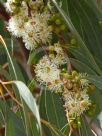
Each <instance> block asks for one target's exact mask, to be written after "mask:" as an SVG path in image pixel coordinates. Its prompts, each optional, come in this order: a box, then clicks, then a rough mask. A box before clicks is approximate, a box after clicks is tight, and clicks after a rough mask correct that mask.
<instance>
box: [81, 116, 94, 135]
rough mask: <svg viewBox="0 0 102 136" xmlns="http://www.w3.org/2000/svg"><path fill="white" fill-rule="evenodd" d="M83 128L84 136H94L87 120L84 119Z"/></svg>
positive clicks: (82, 119) (82, 133)
mask: <svg viewBox="0 0 102 136" xmlns="http://www.w3.org/2000/svg"><path fill="white" fill-rule="evenodd" d="M81 124H82V125H81V128H80V133H81V135H82V136H94V135H93V133H92V131H91V128H90V126H89V124H88V123H87V121H86V119H85V118H84V117H82V118H81Z"/></svg>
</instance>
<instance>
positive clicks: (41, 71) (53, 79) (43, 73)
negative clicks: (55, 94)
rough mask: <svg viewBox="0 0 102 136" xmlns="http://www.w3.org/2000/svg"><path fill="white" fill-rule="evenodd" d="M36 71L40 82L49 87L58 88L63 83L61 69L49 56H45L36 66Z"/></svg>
mask: <svg viewBox="0 0 102 136" xmlns="http://www.w3.org/2000/svg"><path fill="white" fill-rule="evenodd" d="M35 73H36V77H37V80H38V81H39V82H40V84H45V85H47V86H48V87H49V89H58V88H60V87H61V85H62V82H61V79H60V70H59V69H58V68H57V66H56V65H55V64H53V63H51V61H50V60H49V58H48V56H44V57H43V58H42V59H41V60H40V61H39V63H38V64H37V65H36V66H35Z"/></svg>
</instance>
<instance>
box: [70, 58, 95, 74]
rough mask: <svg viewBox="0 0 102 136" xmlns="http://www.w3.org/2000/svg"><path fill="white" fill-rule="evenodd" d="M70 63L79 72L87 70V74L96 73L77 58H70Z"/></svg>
mask: <svg viewBox="0 0 102 136" xmlns="http://www.w3.org/2000/svg"><path fill="white" fill-rule="evenodd" d="M70 61H71V64H72V66H74V68H75V69H77V70H78V71H80V72H87V74H90V75H97V74H96V73H95V71H93V70H92V69H91V68H90V67H89V66H88V65H86V64H85V63H83V62H81V61H79V60H77V59H73V58H70Z"/></svg>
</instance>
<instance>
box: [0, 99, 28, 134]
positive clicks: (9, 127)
mask: <svg viewBox="0 0 102 136" xmlns="http://www.w3.org/2000/svg"><path fill="white" fill-rule="evenodd" d="M0 111H1V113H2V120H3V122H4V124H3V125H5V126H6V127H5V136H18V135H19V136H26V134H25V130H24V126H23V122H22V119H21V118H20V117H18V116H17V115H16V113H14V112H12V111H11V110H10V108H9V106H8V103H6V101H3V100H0Z"/></svg>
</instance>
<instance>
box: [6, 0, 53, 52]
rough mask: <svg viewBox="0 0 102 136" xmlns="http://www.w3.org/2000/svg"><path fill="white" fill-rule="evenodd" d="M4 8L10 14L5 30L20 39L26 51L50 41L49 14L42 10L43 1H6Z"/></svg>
mask: <svg viewBox="0 0 102 136" xmlns="http://www.w3.org/2000/svg"><path fill="white" fill-rule="evenodd" d="M5 7H6V9H7V11H8V12H10V13H11V18H10V20H9V23H8V26H7V29H8V30H9V31H10V32H11V33H12V35H14V36H16V37H22V38H23V42H24V43H25V46H26V48H27V49H28V50H33V49H35V48H36V47H38V45H39V44H46V43H47V42H48V41H50V40H51V38H52V34H51V31H50V30H49V25H48V20H49V18H50V13H49V12H46V11H45V10H44V2H43V0H35V1H33V0H29V1H28V2H25V1H19V0H18V1H16V0H7V2H6V3H5Z"/></svg>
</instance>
